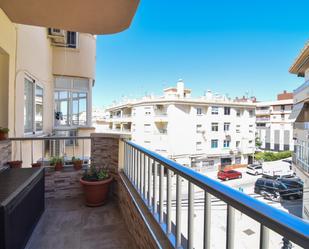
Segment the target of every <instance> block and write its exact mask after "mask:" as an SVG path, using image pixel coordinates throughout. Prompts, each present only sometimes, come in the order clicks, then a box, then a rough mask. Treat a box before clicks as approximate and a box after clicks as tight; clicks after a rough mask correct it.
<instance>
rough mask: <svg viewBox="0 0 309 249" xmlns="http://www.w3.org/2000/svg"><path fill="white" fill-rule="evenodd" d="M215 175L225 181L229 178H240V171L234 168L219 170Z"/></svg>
mask: <svg viewBox="0 0 309 249" xmlns="http://www.w3.org/2000/svg"><path fill="white" fill-rule="evenodd" d="M217 177H218V179H221V180H224V181H227V180H231V179H237V178H242V173H241V172H238V171H236V170H220V171H219V172H218V175H217Z"/></svg>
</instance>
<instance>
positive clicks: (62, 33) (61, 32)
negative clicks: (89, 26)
mask: <svg viewBox="0 0 309 249" xmlns="http://www.w3.org/2000/svg"><path fill="white" fill-rule="evenodd" d="M49 33H50V35H52V36H61V37H64V36H65V33H66V32H65V31H64V30H63V29H54V28H50V29H49Z"/></svg>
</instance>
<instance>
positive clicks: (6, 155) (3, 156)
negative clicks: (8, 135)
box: [0, 140, 12, 169]
mask: <svg viewBox="0 0 309 249" xmlns="http://www.w3.org/2000/svg"><path fill="white" fill-rule="evenodd" d="M0 152H1V153H0V169H1V168H3V167H4V166H5V164H6V163H7V162H8V161H11V157H12V142H11V141H10V140H2V141H0Z"/></svg>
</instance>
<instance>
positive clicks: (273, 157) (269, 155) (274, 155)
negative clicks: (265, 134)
mask: <svg viewBox="0 0 309 249" xmlns="http://www.w3.org/2000/svg"><path fill="white" fill-rule="evenodd" d="M291 156H292V151H280V152H258V153H256V154H255V159H256V160H258V161H265V162H271V161H277V160H281V159H284V158H288V157H291Z"/></svg>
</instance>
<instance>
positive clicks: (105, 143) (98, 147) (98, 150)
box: [91, 133, 120, 174]
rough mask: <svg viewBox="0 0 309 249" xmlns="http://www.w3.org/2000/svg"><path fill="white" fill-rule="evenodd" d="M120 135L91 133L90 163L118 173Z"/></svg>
mask: <svg viewBox="0 0 309 249" xmlns="http://www.w3.org/2000/svg"><path fill="white" fill-rule="evenodd" d="M119 139H120V135H112V134H110V135H109V134H100V133H94V134H91V163H92V164H93V165H95V166H97V167H104V168H107V169H109V170H110V172H111V173H113V174H117V173H118V170H119V169H118V154H119Z"/></svg>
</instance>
